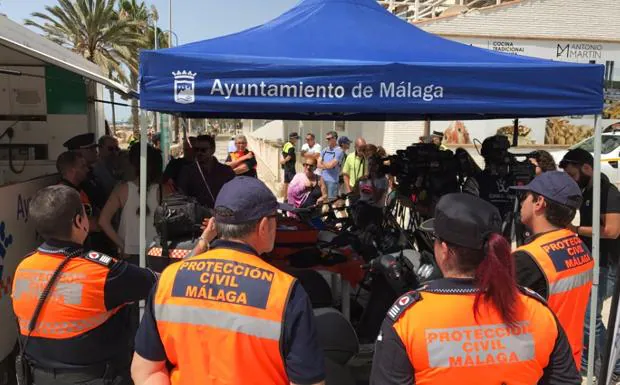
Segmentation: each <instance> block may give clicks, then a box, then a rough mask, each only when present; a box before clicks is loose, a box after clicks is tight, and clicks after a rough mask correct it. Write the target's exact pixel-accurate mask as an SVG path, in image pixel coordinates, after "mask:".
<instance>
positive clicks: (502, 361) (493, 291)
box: [370, 194, 581, 385]
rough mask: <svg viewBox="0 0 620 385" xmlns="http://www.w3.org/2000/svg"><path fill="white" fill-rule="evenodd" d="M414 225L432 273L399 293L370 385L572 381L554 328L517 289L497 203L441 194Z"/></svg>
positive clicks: (571, 366)
mask: <svg viewBox="0 0 620 385" xmlns="http://www.w3.org/2000/svg"><path fill="white" fill-rule="evenodd" d="M421 230H423V231H426V232H428V233H429V234H430V235H431V236H432V237H433V238H434V239H435V243H434V249H435V259H436V262H437V265H438V266H439V269H440V270H441V272H442V273H443V277H444V278H442V279H438V280H435V281H431V282H428V283H427V284H426V285H425V286H423V287H421V288H420V289H418V290H417V291H412V292H409V293H407V294H405V295H403V296H402V297H400V298H399V299H398V300H397V301H396V302H395V303H394V305H393V306H392V307H391V308H390V309H389V311H388V314H387V317H386V319H385V321H384V322H383V325H382V327H381V332H380V334H379V336H378V338H377V344H376V350H375V356H374V361H373V367H372V374H371V381H370V383H371V385H396V384H398V385H404V384H408V385H411V384H434V385H435V384H437V385H444V384H445V385H448V384H459V385H478V384H493V385H501V384H506V385H512V384H519V385H521V384H523V385H526V384H528V385H535V384H541V385H542V384H545V385H556V384H557V385H560V384H562V385H578V384H580V383H581V378H580V377H579V374H578V373H577V368H576V366H575V362H574V360H573V358H572V353H571V348H570V345H569V343H568V340H567V338H566V335H565V333H564V330H563V329H562V327H561V325H560V324H559V322H558V321H557V319H556V318H555V316H554V315H553V312H552V311H551V310H549V308H547V306H546V304H545V302H544V300H542V299H541V298H540V297H539V296H538V295H537V294H535V293H534V292H532V291H530V290H528V289H524V288H521V287H519V286H517V284H516V281H515V268H514V262H513V260H512V257H511V254H510V252H511V250H510V245H509V244H508V242H507V241H506V239H505V238H504V237H502V236H501V234H500V233H501V216H500V213H499V211H498V210H497V208H495V207H494V206H493V205H491V204H490V203H488V202H486V201H483V200H482V199H480V198H478V197H475V196H472V195H469V194H448V195H446V196H444V197H442V198H441V199H440V200H439V202H438V203H437V206H436V208H435V217H434V218H433V219H430V220H428V221H426V222H424V223H423V224H422V228H421Z"/></svg>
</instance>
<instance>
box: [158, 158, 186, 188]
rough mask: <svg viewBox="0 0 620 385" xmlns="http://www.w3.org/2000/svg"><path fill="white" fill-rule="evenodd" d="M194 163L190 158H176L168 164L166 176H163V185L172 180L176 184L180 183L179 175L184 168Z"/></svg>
mask: <svg viewBox="0 0 620 385" xmlns="http://www.w3.org/2000/svg"><path fill="white" fill-rule="evenodd" d="M190 163H192V161H191V160H189V159H188V158H174V159H172V160H170V162H168V165H167V166H166V169H165V170H164V174H163V175H162V178H161V179H162V183H166V182H168V181H169V180H172V181H173V182H174V183H175V184H178V183H179V175H180V174H181V170H182V169H183V167H185V166H187V165H188V164H190Z"/></svg>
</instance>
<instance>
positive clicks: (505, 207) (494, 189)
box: [463, 170, 516, 219]
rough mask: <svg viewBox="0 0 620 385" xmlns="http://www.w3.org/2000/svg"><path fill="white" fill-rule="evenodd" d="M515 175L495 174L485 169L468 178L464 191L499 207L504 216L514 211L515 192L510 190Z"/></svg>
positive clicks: (513, 183)
mask: <svg viewBox="0 0 620 385" xmlns="http://www.w3.org/2000/svg"><path fill="white" fill-rule="evenodd" d="M514 185H515V181H514V177H512V176H510V175H507V176H499V175H494V174H492V173H491V172H489V171H488V170H484V171H482V172H480V173H478V174H476V175H474V176H473V177H472V178H468V180H467V181H466V182H465V186H463V192H466V193H469V194H473V195H477V196H479V197H480V198H482V199H484V200H485V201H487V202H489V203H491V204H492V205H493V206H495V207H497V209H498V210H499V212H500V214H501V215H502V218H504V219H506V217H507V215H508V213H511V212H513V211H514V206H515V197H516V195H515V192H514V191H513V190H510V186H514Z"/></svg>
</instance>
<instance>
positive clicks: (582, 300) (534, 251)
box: [517, 229, 594, 370]
mask: <svg viewBox="0 0 620 385" xmlns="http://www.w3.org/2000/svg"><path fill="white" fill-rule="evenodd" d="M517 251H524V252H526V253H528V254H529V255H530V256H531V257H532V259H533V260H534V261H535V262H536V263H537V264H538V266H539V267H540V270H541V271H542V272H543V274H544V276H545V278H546V281H547V293H548V294H547V295H548V296H549V298H548V300H547V302H548V304H549V308H551V310H553V311H554V312H555V314H556V316H557V317H558V319H559V321H560V324H562V327H564V331H566V337H567V338H568V341H569V342H570V345H571V348H572V350H573V356H574V357H575V364H576V365H577V370H579V369H581V353H582V351H583V323H584V319H585V318H584V317H585V314H586V307H587V306H588V300H589V299H590V290H591V289H592V277H593V269H594V260H593V259H592V257H591V256H590V251H589V250H588V247H587V246H586V245H585V244H584V243H583V242H582V241H581V239H580V238H579V237H578V236H577V235H576V234H575V233H573V232H572V231H570V230H567V229H561V230H556V231H551V232H549V233H546V234H543V235H541V236H540V237H538V238H536V239H534V240H533V241H532V242H531V243H528V244H527V245H523V246H521V247H519V248H518V249H517Z"/></svg>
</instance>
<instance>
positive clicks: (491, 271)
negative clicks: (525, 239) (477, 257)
mask: <svg viewBox="0 0 620 385" xmlns="http://www.w3.org/2000/svg"><path fill="white" fill-rule="evenodd" d="M484 254H485V255H484V257H483V259H482V262H481V263H480V264H479V265H478V267H477V268H476V273H475V280H476V285H477V287H478V289H480V291H479V292H478V293H477V294H476V299H475V300H474V316H475V317H476V318H477V316H478V313H479V310H480V309H479V306H480V300H481V298H482V297H484V298H482V299H484V300H486V301H490V302H491V303H492V304H493V305H494V306H495V308H496V309H497V311H498V312H499V314H500V316H501V317H502V320H503V321H504V323H505V324H506V325H509V326H512V325H514V324H515V322H516V313H517V307H516V303H517V282H516V278H515V266H514V261H513V258H512V255H511V253H510V244H509V243H508V241H506V239H505V238H504V237H502V236H501V235H500V234H495V233H493V234H491V235H490V236H489V237H488V239H487V241H486V243H485V248H484Z"/></svg>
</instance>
